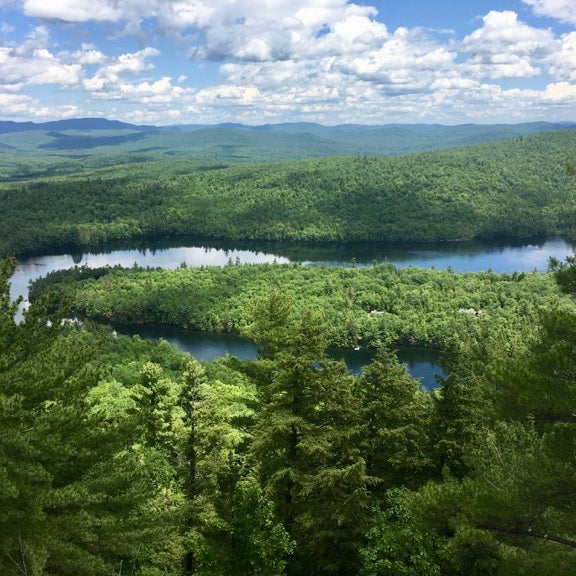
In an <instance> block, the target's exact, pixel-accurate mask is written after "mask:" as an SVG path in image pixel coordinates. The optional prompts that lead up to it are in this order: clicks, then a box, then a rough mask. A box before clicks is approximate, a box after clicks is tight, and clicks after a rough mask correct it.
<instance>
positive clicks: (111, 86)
mask: <svg viewBox="0 0 576 576" xmlns="http://www.w3.org/2000/svg"><path fill="white" fill-rule="evenodd" d="M159 54H160V52H159V51H158V50H156V49H155V48H144V49H143V50H140V51H138V52H134V53H127V54H121V55H120V56H118V57H116V58H114V59H111V58H109V59H108V61H107V63H106V64H105V65H104V66H102V67H101V68H99V69H98V71H97V72H96V73H95V74H94V75H93V76H91V77H89V78H85V79H84V80H83V86H84V88H85V89H86V90H88V91H89V92H95V93H99V96H100V97H102V96H103V95H104V94H103V93H105V92H111V93H114V92H116V91H117V89H118V86H119V85H120V84H121V83H122V82H121V79H122V78H123V77H126V76H135V75H138V74H139V73H141V72H145V71H149V70H153V69H154V66H153V65H152V64H150V63H149V62H148V61H147V59H148V58H150V57H153V56H158V55H159Z"/></svg>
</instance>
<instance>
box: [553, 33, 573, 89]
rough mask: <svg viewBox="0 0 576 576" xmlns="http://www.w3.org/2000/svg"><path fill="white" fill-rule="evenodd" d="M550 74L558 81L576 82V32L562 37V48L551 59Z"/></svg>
mask: <svg viewBox="0 0 576 576" xmlns="http://www.w3.org/2000/svg"><path fill="white" fill-rule="evenodd" d="M550 73H551V74H552V75H553V76H554V77H555V78H557V79H558V80H568V81H576V32H571V33H569V34H565V35H564V36H562V47H561V49H560V50H559V51H558V52H557V53H556V54H555V55H554V58H552V59H551V64H550Z"/></svg>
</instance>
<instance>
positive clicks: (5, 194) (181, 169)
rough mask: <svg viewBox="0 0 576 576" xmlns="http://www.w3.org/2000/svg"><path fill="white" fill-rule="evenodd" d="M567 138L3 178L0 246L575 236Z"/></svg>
mask: <svg viewBox="0 0 576 576" xmlns="http://www.w3.org/2000/svg"><path fill="white" fill-rule="evenodd" d="M575 143H576V135H575V132H574V131H571V130H566V131H559V132H551V133H544V134H540V135H537V136H531V137H528V138H524V139H522V140H514V141H508V142H500V143H496V144H486V145H483V146H478V147H474V148H462V149H456V150H450V151H444V152H435V153H428V154H420V155H408V156H403V157H384V158H375V157H367V156H348V157H337V156H334V157H329V158H322V159H314V160H299V161H285V162H281V163H275V164H260V165H255V164H254V165H249V166H233V167H228V168H218V169H209V170H206V169H199V168H198V166H197V165H194V164H192V165H190V163H187V162H185V161H182V160H168V159H166V160H162V161H159V162H144V163H133V164H125V165H120V166H117V167H115V168H110V169H103V170H95V171H92V172H90V173H84V172H78V173H76V174H70V175H67V176H55V177H53V178H45V179H37V180H34V179H32V180H30V181H28V182H25V183H5V184H3V185H2V186H1V187H0V213H1V214H2V217H1V226H0V254H5V255H6V254H24V253H29V252H34V251H36V252H37V251H46V250H51V251H55V250H57V249H58V250H61V249H68V250H69V249H73V248H75V249H77V248H82V247H86V246H95V245H103V244H105V243H106V242H119V241H126V240H130V241H132V242H134V241H137V240H139V239H143V238H146V239H155V238H164V237H167V236H170V237H176V236H184V235H188V236H189V235H191V234H192V235H193V236H195V237H196V238H202V239H211V240H223V239H225V240H280V241H301V242H331V241H344V242H355V241H361V240H367V241H387V242H390V241H420V242H432V241H454V240H466V239H472V238H512V239H526V238H533V237H534V236H539V237H544V236H551V235H555V234H565V235H573V234H574V233H575V230H574V221H575V219H574V214H575V213H576V198H575V197H574V194H573V189H572V187H571V182H570V179H569V176H568V174H566V173H565V172H562V171H558V170H556V169H555V167H556V166H557V165H558V163H559V162H560V163H562V161H565V160H569V159H570V157H573V156H574V148H575V146H576V144H575ZM212 167H214V166H212ZM447 222H449V225H448V226H447V225H446V223H447Z"/></svg>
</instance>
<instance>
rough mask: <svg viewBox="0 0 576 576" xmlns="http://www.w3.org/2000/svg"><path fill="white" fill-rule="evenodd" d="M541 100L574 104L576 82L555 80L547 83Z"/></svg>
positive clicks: (575, 101)
mask: <svg viewBox="0 0 576 576" xmlns="http://www.w3.org/2000/svg"><path fill="white" fill-rule="evenodd" d="M542 100H544V101H547V102H555V103H567V104H568V103H569V104H576V84H570V83H569V82H557V83H556V84H548V86H546V90H544V92H543V93H542Z"/></svg>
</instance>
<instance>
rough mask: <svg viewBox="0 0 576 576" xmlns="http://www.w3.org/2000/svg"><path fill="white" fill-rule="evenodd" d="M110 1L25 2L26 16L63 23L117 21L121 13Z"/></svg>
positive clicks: (57, 0) (30, 0) (33, 0)
mask: <svg viewBox="0 0 576 576" xmlns="http://www.w3.org/2000/svg"><path fill="white" fill-rule="evenodd" d="M114 4H116V3H115V2H112V1H110V0H50V2H46V0H25V2H24V11H25V13H26V14H27V15H28V16H35V17H37V18H46V19H54V20H62V21H65V22H87V21H89V20H97V21H106V20H109V21H114V22H115V21H118V20H120V18H122V16H123V11H122V10H121V9H120V8H117V7H115V6H114Z"/></svg>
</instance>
